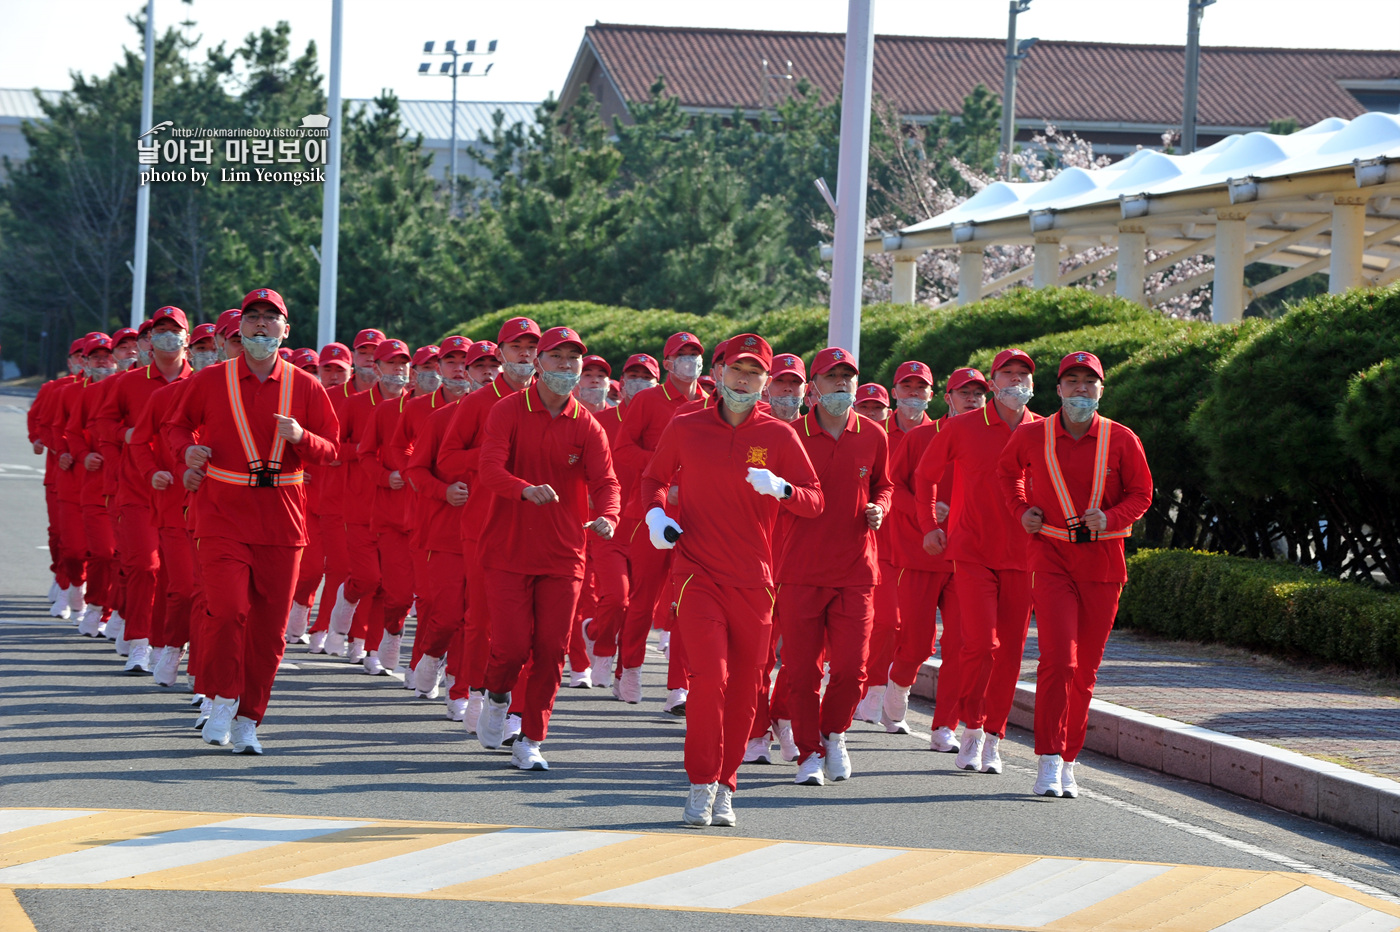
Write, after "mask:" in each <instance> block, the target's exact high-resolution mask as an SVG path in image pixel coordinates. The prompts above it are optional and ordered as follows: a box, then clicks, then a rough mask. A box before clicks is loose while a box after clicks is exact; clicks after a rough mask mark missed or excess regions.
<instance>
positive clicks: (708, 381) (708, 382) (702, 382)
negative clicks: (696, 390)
mask: <svg viewBox="0 0 1400 932" xmlns="http://www.w3.org/2000/svg"><path fill="white" fill-rule="evenodd" d="M695 384H696V385H699V386H700V387H701V388H703V389H705V390H706V391H708V392H712V391H714V390H715V388H716V386H715V380H714V379H712V378H710V377H709V376H708V375H702V376H700V378H698V379H696V380H695Z"/></svg>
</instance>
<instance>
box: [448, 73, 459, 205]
mask: <svg viewBox="0 0 1400 932" xmlns="http://www.w3.org/2000/svg"><path fill="white" fill-rule="evenodd" d="M449 161H450V163H451V168H450V171H451V174H450V175H448V176H447V212H448V213H449V214H451V215H453V216H455V215H456V214H457V53H456V52H453V53H452V157H451V158H450V159H449Z"/></svg>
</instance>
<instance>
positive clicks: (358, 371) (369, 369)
mask: <svg viewBox="0 0 1400 932" xmlns="http://www.w3.org/2000/svg"><path fill="white" fill-rule="evenodd" d="M355 378H357V379H359V380H360V381H361V382H378V381H379V370H378V369H376V368H374V366H356V367H355Z"/></svg>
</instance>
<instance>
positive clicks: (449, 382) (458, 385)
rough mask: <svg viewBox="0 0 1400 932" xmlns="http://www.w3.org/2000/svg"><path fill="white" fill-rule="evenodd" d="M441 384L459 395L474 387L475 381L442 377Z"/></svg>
mask: <svg viewBox="0 0 1400 932" xmlns="http://www.w3.org/2000/svg"><path fill="white" fill-rule="evenodd" d="M442 384H443V386H444V387H446V388H448V389H450V390H451V391H454V392H457V393H458V394H459V395H465V394H466V393H467V392H469V391H471V390H472V389H473V388H475V387H476V383H475V382H473V381H472V380H471V379H443V380H442Z"/></svg>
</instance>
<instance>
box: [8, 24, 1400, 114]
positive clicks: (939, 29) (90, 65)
mask: <svg viewBox="0 0 1400 932" xmlns="http://www.w3.org/2000/svg"><path fill="white" fill-rule="evenodd" d="M874 4H875V30H876V32H877V34H881V35H942V36H977V37H1004V36H1005V35H1006V20H1007V3H1006V0H874ZM140 6H141V4H140V2H139V0H0V87H11V88H32V87H39V88H43V89H46V90H62V89H66V88H68V87H70V86H71V80H70V78H69V72H70V71H73V70H76V71H80V72H82V73H84V74H89V75H91V74H106V73H107V72H108V71H109V70H110V69H111V66H112V65H113V63H115V62H116V61H118V60H119V59H120V58H121V55H122V48H123V46H126V47H128V48H133V49H139V48H140V39H139V36H138V35H137V34H136V32H135V31H134V30H133V29H132V28H131V27H130V26H129V25H128V24H127V22H126V16H127V15H128V14H131V13H134V12H136V11H137V10H138V9H139V8H140ZM846 7H847V4H846V3H845V2H844V0H704V2H697V0H506V2H502V0H490V2H485V0H393V2H386V0H344V8H345V13H344V16H345V27H344V66H343V70H342V79H341V80H342V94H343V95H344V96H345V97H372V96H374V95H376V94H377V93H379V91H380V90H381V89H382V88H392V89H393V90H394V91H395V92H396V93H397V94H398V96H399V97H400V98H402V99H405V100H413V99H436V100H447V99H450V97H451V82H449V81H447V80H444V79H441V78H436V77H434V78H423V77H419V76H418V75H417V70H418V65H419V63H420V62H422V61H426V60H429V59H427V58H425V57H424V56H423V55H422V54H421V51H422V48H423V43H424V42H425V41H427V40H429V39H433V40H437V41H438V42H439V43H441V42H443V41H445V40H447V39H457V40H458V43H459V46H460V45H461V44H462V43H464V42H465V40H467V39H472V38H475V39H478V40H481V41H480V44H481V45H483V46H484V45H485V42H486V40H490V39H497V40H499V42H500V45H499V50H498V52H497V54H496V55H495V56H494V58H493V59H492V61H493V62H494V68H493V69H492V72H491V74H490V75H488V76H486V77H485V78H480V79H472V80H468V81H462V82H459V84H458V95H459V96H460V98H461V99H464V100H485V101H538V100H542V99H544V98H545V96H546V95H548V94H549V93H550V92H551V91H552V92H555V93H556V94H557V93H558V91H559V89H560V87H561V86H562V85H563V83H564V79H565V77H566V75H567V74H568V71H569V67H570V65H571V64H572V63H573V60H574V56H575V54H576V53H577V51H578V47H579V42H580V41H581V40H582V38H583V30H584V27H586V26H589V25H592V24H593V23H594V22H605V23H630V24H645V25H661V26H712V27H714V26H718V27H726V28H735V29H771V30H778V29H787V30H800V31H812V32H844V31H845V25H846ZM155 9H156V13H155V20H156V25H157V28H159V29H161V30H164V29H165V28H167V27H168V26H171V25H174V24H177V23H179V22H180V21H182V20H186V19H192V20H195V21H196V23H197V26H196V27H195V30H194V31H195V33H196V34H202V35H203V37H204V43H205V44H206V45H217V44H218V43H219V42H222V41H226V42H228V43H229V45H230V46H233V45H237V44H239V43H241V40H242V39H243V37H245V36H246V35H248V34H249V33H250V32H252V31H254V30H256V29H258V28H260V27H262V26H265V25H272V24H274V23H276V22H277V20H279V19H285V20H287V21H288V22H290V23H291V26H292V44H293V48H294V49H296V50H297V51H300V50H302V49H304V48H305V46H306V43H307V42H308V41H313V40H314V41H315V42H316V45H317V49H318V51H319V53H320V55H321V62H322V67H323V68H324V67H325V66H326V65H327V64H328V63H329V59H330V10H331V0H194V2H193V3H192V4H186V3H183V2H180V0H155ZM1186 11H1187V0H1032V3H1031V7H1030V10H1029V11H1028V12H1026V13H1024V14H1022V15H1021V17H1020V20H1019V27H1018V32H1019V34H1020V35H1021V36H1022V37H1028V36H1036V37H1038V38H1041V39H1077V40H1086V41H1099V42H1127V43H1172V44H1180V43H1184V42H1185V36H1186V15H1187V14H1186ZM1397 37H1400V2H1397V0H1325V2H1323V0H1218V2H1217V3H1215V4H1214V5H1213V6H1211V7H1209V8H1208V9H1207V10H1206V12H1205V17H1204V19H1203V22H1202V26H1201V42H1202V44H1204V45H1237V46H1282V47H1313V48H1380V49H1384V48H1394V47H1395V45H1396V43H1397ZM431 60H432V61H433V62H434V63H435V64H434V70H436V62H439V61H441V59H440V58H434V59H431ZM477 67H478V68H479V67H481V66H477ZM474 70H476V69H474Z"/></svg>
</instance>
